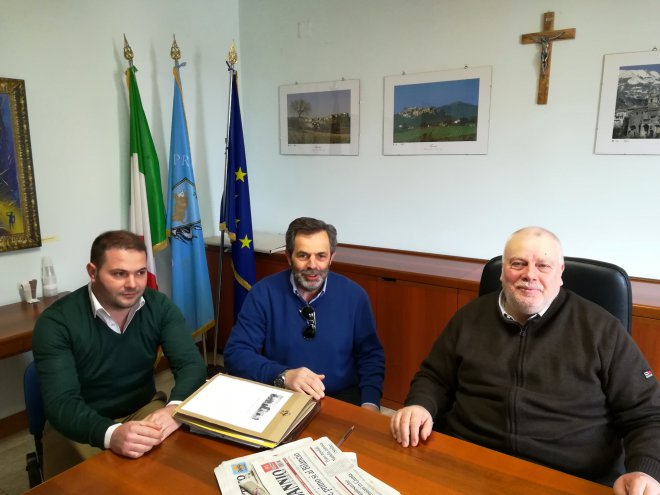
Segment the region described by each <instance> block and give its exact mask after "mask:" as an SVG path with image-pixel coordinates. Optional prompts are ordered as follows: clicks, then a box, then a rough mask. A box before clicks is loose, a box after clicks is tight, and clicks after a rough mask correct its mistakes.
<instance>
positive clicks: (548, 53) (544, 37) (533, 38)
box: [520, 12, 575, 105]
mask: <svg viewBox="0 0 660 495" xmlns="http://www.w3.org/2000/svg"><path fill="white" fill-rule="evenodd" d="M573 39H575V28H566V29H558V30H555V13H554V12H546V13H545V14H543V31H541V32H539V33H528V34H523V35H522V37H521V39H520V42H521V43H522V44H523V45H529V44H530V43H538V44H539V45H541V66H540V69H539V70H540V74H539V90H538V95H537V97H536V103H538V104H539V105H545V104H546V103H548V88H549V86H550V62H551V61H552V43H553V41H560V40H573Z"/></svg>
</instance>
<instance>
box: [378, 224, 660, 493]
mask: <svg viewBox="0 0 660 495" xmlns="http://www.w3.org/2000/svg"><path fill="white" fill-rule="evenodd" d="M563 269H564V259H563V254H562V249H561V245H560V243H559V240H558V239H557V238H556V237H555V235H554V234H552V233H551V232H548V231H547V230H545V229H540V228H537V227H529V228H526V229H522V230H520V231H518V232H515V233H514V234H513V235H512V236H511V237H510V238H509V240H508V242H507V244H506V246H505V248H504V255H503V257H502V275H501V281H502V291H501V293H499V294H498V293H492V294H487V295H485V296H483V297H480V298H479V299H477V300H476V301H472V302H471V303H469V304H467V305H466V306H464V307H462V308H461V309H459V310H458V311H457V312H456V314H455V315H454V317H453V318H452V319H451V321H450V322H449V324H448V325H447V327H446V328H445V329H444V331H443V332H442V333H441V335H440V337H438V339H437V341H436V342H435V344H434V345H433V348H432V349H431V352H430V354H429V356H428V357H427V358H426V359H425V360H424V362H422V364H421V367H420V370H419V371H418V372H417V374H416V375H415V378H414V379H413V381H412V383H411V386H410V391H409V392H408V396H407V397H406V402H405V405H406V407H404V408H403V409H401V410H399V411H398V412H397V413H396V414H395V415H394V416H393V418H392V421H391V431H392V435H393V436H394V438H395V439H396V440H397V441H398V442H399V443H401V445H403V446H404V447H407V446H409V445H411V446H415V445H417V444H418V443H419V441H420V440H421V441H425V440H427V439H428V438H429V436H430V434H431V430H432V428H433V423H434V421H435V422H436V425H437V427H438V426H439V429H440V430H441V431H442V432H444V433H447V434H449V435H452V436H455V437H457V438H461V439H464V440H468V441H470V442H474V443H477V444H480V445H483V446H485V447H488V448H490V449H494V450H498V451H500V452H504V453H507V454H510V455H515V456H518V457H522V458H525V459H528V460H531V461H533V462H536V463H540V464H544V465H546V466H550V467H553V468H555V469H559V470H561V471H565V472H568V473H571V474H574V475H576V476H580V477H583V478H587V479H591V480H593V481H598V482H601V483H604V484H609V485H613V488H614V493H615V494H616V495H624V494H627V495H660V483H658V480H660V386H659V385H658V381H657V379H656V378H655V376H654V375H653V372H652V371H651V369H650V367H649V365H648V363H647V362H646V360H645V359H644V357H643V356H642V354H641V352H640V350H639V348H638V347H637V346H636V345H635V343H634V341H633V340H632V338H631V337H630V335H629V334H628V333H627V332H626V330H625V329H624V328H623V326H622V325H621V323H620V322H619V320H617V319H616V318H615V317H614V316H612V315H611V314H609V313H608V312H607V311H606V310H605V309H603V308H602V307H600V306H598V305H597V304H595V303H592V302H590V301H587V300H586V299H584V298H582V297H580V296H578V295H577V294H575V293H573V292H571V291H569V290H566V289H564V288H562V287H561V286H562V272H563Z"/></svg>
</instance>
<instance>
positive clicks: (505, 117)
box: [239, 0, 660, 278]
mask: <svg viewBox="0 0 660 495" xmlns="http://www.w3.org/2000/svg"><path fill="white" fill-rule="evenodd" d="M239 7H240V9H239V17H240V23H241V24H240V26H241V47H242V57H243V79H242V80H243V87H242V89H243V92H242V100H243V102H242V105H243V106H242V109H243V122H244V127H245V129H246V130H245V134H246V142H247V145H246V146H247V148H248V149H247V157H248V163H249V167H250V168H249V171H250V180H251V183H250V187H251V191H250V193H251V198H252V208H253V212H252V215H253V223H254V225H255V228H257V229H259V230H266V231H280V232H281V231H283V230H284V229H285V228H286V226H287V224H288V222H289V221H290V220H291V219H293V218H295V217H296V216H300V215H303V214H306V215H311V216H318V217H321V218H323V219H326V220H328V221H331V222H332V223H334V224H335V225H336V226H337V228H338V230H339V239H340V241H341V242H347V243H354V244H363V245H371V246H380V247H389V248H399V249H407V250H416V251H426V252H433V253H443V254H452V255H461V256H468V257H476V258H490V257H491V256H494V255H496V254H498V253H499V252H500V250H501V248H502V245H503V243H504V241H505V238H506V236H507V235H508V234H509V233H510V232H512V231H513V230H515V229H517V228H519V227H522V226H525V225H530V224H533V225H541V226H545V227H547V228H549V229H551V230H553V231H555V232H556V233H557V235H559V236H560V238H561V239H562V240H563V243H564V248H565V252H566V253H567V254H569V255H572V256H584V257H593V258H599V259H603V260H608V261H611V262H615V263H618V264H620V265H621V266H623V267H624V268H625V269H626V270H628V272H629V274H631V275H633V276H641V277H650V278H660V263H658V262H657V252H658V248H659V247H660V229H658V228H657V225H658V219H659V218H660V200H658V199H657V198H658V193H657V190H658V185H660V157H658V156H621V155H619V156H604V155H595V154H594V152H593V150H594V139H595V128H596V122H597V115H598V106H599V92H600V84H601V73H602V62H603V55H604V54H607V53H619V52H631V51H647V50H650V49H651V48H652V47H653V46H654V45H655V44H656V43H658V42H659V41H660V40H659V39H658V30H657V19H658V18H660V3H659V2H647V3H646V4H644V6H643V7H642V6H639V7H636V8H630V6H629V5H628V4H625V2H620V1H618V0H617V1H613V0H582V1H580V2H575V1H570V0H562V1H553V0H550V1H543V2H541V1H536V0H532V1H530V0H506V1H499V2H493V1H491V0H465V1H462V2H455V1H450V0H415V1H413V2H401V1H399V0H362V1H355V0H333V1H309V0H285V1H279V2H272V1H268V0H242V1H241V2H240V5H239ZM550 10H552V11H555V16H556V19H555V27H556V28H557V29H560V28H564V27H575V28H577V35H576V39H575V40H572V41H561V42H556V43H554V46H553V57H552V71H551V80H550V94H549V103H548V105H545V106H541V105H537V104H536V92H537V79H538V72H539V71H538V63H539V51H540V50H539V48H538V46H531V45H522V44H521V43H520V35H521V34H523V33H529V32H535V31H540V30H541V25H542V14H543V13H544V12H546V11H550ZM300 22H308V23H309V31H310V33H311V34H310V35H309V36H308V37H304V38H298V23H300ZM466 64H467V65H468V66H482V65H490V66H492V68H493V69H492V70H493V72H492V74H493V84H492V92H491V113H490V145H489V151H488V154H487V155H484V156H478V155H468V156H448V155H444V156H441V155H436V156H406V157H394V156H384V155H383V154H382V133H383V77H384V76H387V75H397V74H401V73H402V71H405V72H406V73H407V74H413V73H416V72H426V71H436V70H445V69H456V68H462V67H463V66H464V65H466ZM342 77H344V78H346V79H359V80H360V92H361V95H360V96H361V105H360V154H359V156H344V157H336V156H335V157H333V156H323V157H320V156H291V155H280V154H279V147H278V86H279V85H282V84H293V83H294V82H299V83H307V82H321V81H332V80H337V79H341V78H342Z"/></svg>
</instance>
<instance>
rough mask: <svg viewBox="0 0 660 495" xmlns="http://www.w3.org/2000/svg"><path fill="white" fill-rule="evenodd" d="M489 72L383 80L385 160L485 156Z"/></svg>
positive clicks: (451, 72)
mask: <svg viewBox="0 0 660 495" xmlns="http://www.w3.org/2000/svg"><path fill="white" fill-rule="evenodd" d="M491 72H492V70H491V67H490V66H487V67H474V68H465V69H456V70H445V71H438V72H427V73H421V74H409V75H402V76H388V77H385V91H384V98H385V100H384V117H383V154H385V155H443V154H444V155H472V154H475V155H485V154H486V153H488V126H489V119H490V87H491Z"/></svg>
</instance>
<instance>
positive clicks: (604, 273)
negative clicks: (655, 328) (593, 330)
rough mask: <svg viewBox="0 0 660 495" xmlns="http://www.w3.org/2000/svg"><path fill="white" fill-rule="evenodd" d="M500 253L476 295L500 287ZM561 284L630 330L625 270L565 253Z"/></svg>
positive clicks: (485, 271)
mask: <svg viewBox="0 0 660 495" xmlns="http://www.w3.org/2000/svg"><path fill="white" fill-rule="evenodd" d="M501 273H502V257H501V256H496V257H495V258H493V259H491V260H490V261H489V262H488V263H486V266H484V269H483V272H481V282H480V283H479V295H480V296H483V295H484V294H488V293H489V292H494V291H496V290H500V289H501V288H502V284H501V282H500V275H501ZM562 280H563V281H564V287H566V288H567V289H570V290H572V291H573V292H575V293H576V294H579V295H580V296H582V297H584V298H585V299H589V300H590V301H593V302H595V303H596V304H598V305H600V306H602V307H603V308H605V309H606V310H607V311H609V312H610V313H611V314H613V315H614V316H616V317H617V318H618V319H619V320H620V321H621V323H622V324H623V327H624V328H625V329H626V330H627V331H628V333H630V331H631V324H632V290H631V288H630V278H629V277H628V274H627V273H626V271H625V270H624V269H623V268H621V267H618V266H616V265H613V264H611V263H605V262H603V261H596V260H589V259H585V258H571V257H569V256H566V257H564V273H563V275H562Z"/></svg>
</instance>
